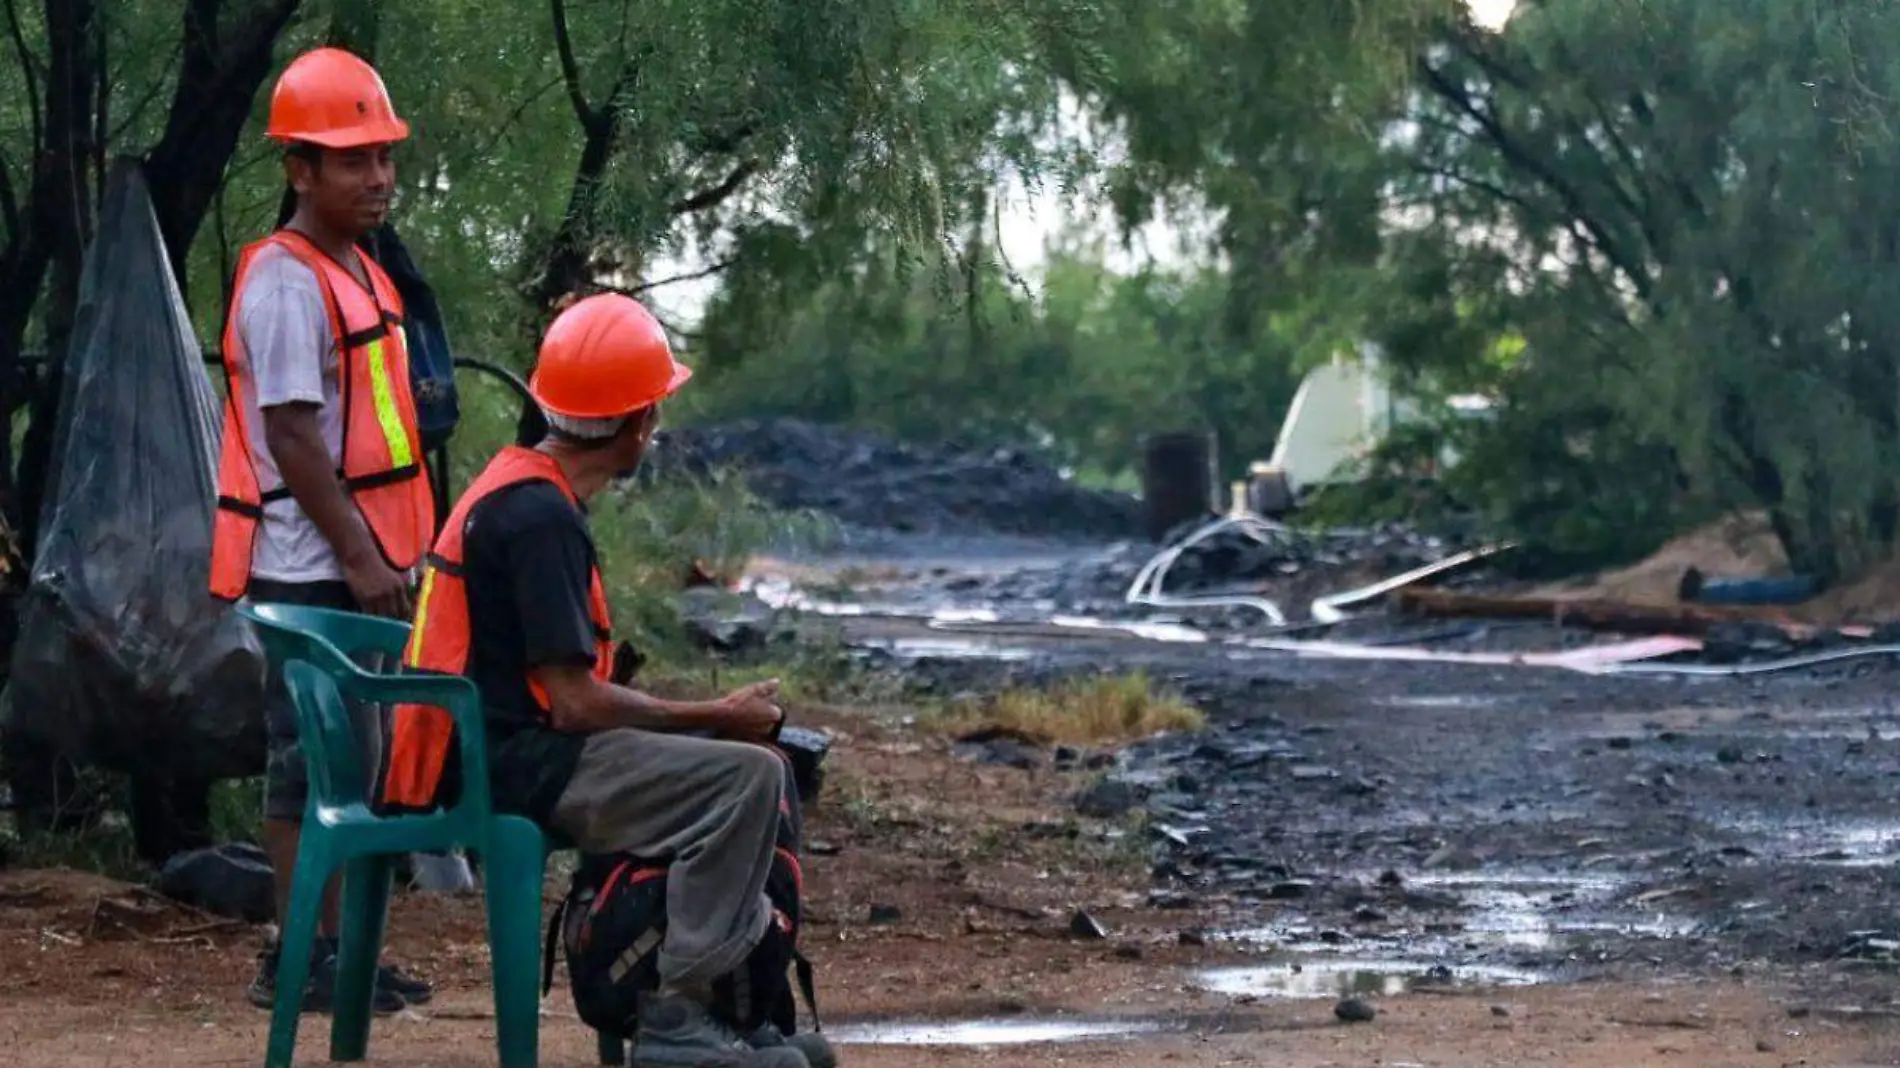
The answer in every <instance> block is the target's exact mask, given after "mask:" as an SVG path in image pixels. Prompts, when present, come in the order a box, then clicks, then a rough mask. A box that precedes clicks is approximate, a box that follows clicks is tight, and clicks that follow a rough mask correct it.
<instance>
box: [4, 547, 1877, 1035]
mask: <svg viewBox="0 0 1900 1068" xmlns="http://www.w3.org/2000/svg"><path fill="white" fill-rule="evenodd" d="M867 546H868V547H867ZM1104 554H1107V555H1109V556H1114V557H1115V558H1116V559H1117V560H1120V561H1121V562H1120V563H1115V564H1113V567H1112V569H1111V570H1110V571H1108V572H1103V571H1101V570H1100V569H1101V568H1102V567H1103V560H1104ZM1138 556H1139V552H1138V551H1137V550H1135V549H1133V548H1130V547H1123V548H1120V549H1113V548H1110V547H1107V546H1104V545H1102V544H1100V543H1097V544H1093V545H1076V544H1074V543H1072V542H1063V543H1058V542H1050V541H1038V540H1030V539H1024V538H1022V537H1017V538H1013V539H1008V540H1004V539H999V538H995V537H989V536H978V535H969V536H960V537H958V538H949V537H945V536H941V535H939V536H933V537H930V538H921V539H920V538H914V537H907V536H903V535H888V536H885V537H882V538H880V539H877V540H876V541H875V542H867V541H859V542H856V543H854V544H853V545H852V546H850V547H849V548H848V551H847V552H846V554H844V555H839V554H837V553H836V552H833V553H831V554H828V555H820V556H805V557H800V558H798V559H795V560H793V561H791V562H789V563H787V562H786V561H782V560H781V561H777V562H767V563H765V564H763V565H762V567H761V571H762V573H763V577H767V578H772V579H776V580H777V582H776V583H775V584H768V585H770V586H771V588H772V589H773V590H775V591H777V593H778V594H781V595H783V594H785V593H787V592H788V591H787V589H786V587H787V586H798V587H800V588H801V590H800V591H796V592H802V596H803V598H804V601H805V603H807V604H815V605H817V606H819V607H820V608H823V609H825V611H818V612H806V613H804V614H802V615H801V616H799V618H798V620H797V626H798V628H799V629H800V630H801V631H803V632H805V633H808V634H810V633H821V632H828V633H830V634H832V635H833V636H836V637H841V638H842V639H843V640H844V641H845V643H846V644H847V645H848V646H849V647H851V648H852V649H854V650H856V653H857V655H858V656H860V657H861V658H862V659H863V660H864V661H865V662H866V663H867V664H869V665H871V666H873V667H877V668H880V669H882V670H885V671H887V672H889V673H890V674H892V675H893V676H894V677H896V678H898V679H900V680H901V681H902V682H903V683H904V684H905V685H906V686H907V687H909V688H910V690H911V691H913V693H914V695H915V698H916V701H915V702H914V703H911V704H907V705H904V706H898V707H885V708H859V709H848V710H839V709H815V708H798V709H795V710H794V711H795V714H796V715H797V716H798V717H799V718H800V719H801V720H802V721H804V722H807V723H810V724H815V725H818V726H820V727H823V728H824V729H826V730H828V731H830V732H831V733H832V734H833V736H834V749H833V755H832V758H831V759H832V762H833V768H834V773H833V775H832V777H831V779H830V781H829V782H828V784H827V787H826V795H825V797H824V799H823V800H822V802H821V803H820V804H819V805H818V806H817V807H816V809H815V810H814V811H813V815H812V824H811V829H810V837H811V839H812V850H811V851H812V856H811V858H810V861H809V865H808V873H809V874H808V887H809V892H810V894H811V898H812V917H813V918H812V926H811V928H810V932H811V934H810V940H809V949H810V952H811V953H812V955H813V956H814V958H815V959H816V960H817V962H818V964H819V966H820V969H821V972H820V976H821V1007H822V1008H823V1009H824V1010H825V1020H826V1024H827V1029H828V1030H831V1031H833V1032H834V1033H835V1034H836V1035H837V1037H838V1039H839V1041H841V1042H843V1043H845V1044H846V1046H847V1048H846V1057H847V1063H852V1064H865V1065H879V1066H890V1068H917V1066H922V1065H961V1064H972V1065H973V1064H979V1063H980V1064H1050V1063H1071V1062H1074V1063H1089V1064H1104V1065H1126V1066H1130V1068H1133V1066H1136V1065H1143V1066H1146V1065H1155V1064H1179V1065H1184V1066H1194V1068H1199V1066H1203V1065H1205V1066H1210V1068H1211V1066H1214V1065H1227V1064H1277V1065H1294V1066H1312V1068H1318V1066H1321V1065H1367V1066H1371V1065H1381V1066H1385V1068H1394V1066H1398V1065H1406V1064H1412V1065H1527V1064H1534V1065H1559V1064H1562V1065H1593V1066H1606V1068H1607V1066H1612V1065H1615V1066H1642V1065H1663V1064H1668V1065H1738V1066H1741V1065H1746V1066H1753V1065H1764V1066H1766V1065H1795V1064H1810V1065H1872V1064H1896V1063H1900V998H1896V994H1897V993H1900V975H1896V974H1895V971H1896V965H1895V954H1900V920H1896V919H1895V918H1894V917H1895V916H1896V915H1900V880H1896V878H1895V876H1894V871H1893V866H1892V864H1891V859H1892V854H1894V853H1896V852H1900V815H1896V813H1895V811H1894V805H1893V796H1894V792H1895V791H1894V785H1893V784H1894V781H1895V778H1896V776H1900V711H1896V707H1895V703H1894V701H1893V699H1892V697H1891V694H1892V693H1893V692H1894V690H1895V688H1896V684H1900V673H1897V672H1896V670H1895V665H1894V664H1893V663H1892V662H1890V661H1885V660H1878V659H1872V660H1863V661H1850V662H1844V663H1842V664H1838V665H1834V666H1830V667H1827V668H1824V669H1814V670H1803V671H1799V672H1788V673H1778V674H1771V675H1762V676H1758V677H1755V678H1751V679H1720V678H1716V679H1691V678H1638V677H1615V676H1603V675H1590V674H1584V673H1580V672H1575V671H1569V670H1562V669H1551V668H1533V667H1527V666H1521V665H1500V664H1482V665H1470V664H1446V663H1406V662H1382V661H1348V660H1337V659H1326V658H1318V657H1310V656H1298V655H1294V654H1291V653H1288V652H1286V651H1281V650H1270V649H1262V648H1248V647H1244V646H1241V645H1237V644H1232V643H1231V642H1206V641H1200V642H1186V641H1179V640H1149V639H1144V638H1141V637H1138V636H1134V635H1130V634H1118V633H1115V632H1113V631H1107V630H1101V629H1085V628H1081V627H1078V626H1076V625H1074V624H1076V623H1078V622H1081V621H1079V620H1073V619H1072V620H1070V621H1069V623H1070V624H1071V625H1069V626H1063V627H1053V626H1050V625H1049V619H1048V617H1049V616H1050V615H1051V614H1053V613H1055V612H1056V611H1057V609H1056V608H1055V606H1053V605H1051V604H1050V603H1049V602H1050V601H1051V600H1052V599H1053V598H1051V597H1050V596H1047V594H1048V592H1049V591H1050V590H1054V591H1057V592H1058V593H1060V591H1061V590H1063V589H1065V588H1072V587H1073V584H1074V583H1075V582H1076V581H1077V579H1076V578H1075V576H1078V575H1084V574H1089V573H1092V569H1093V573H1095V578H1094V579H1091V580H1090V581H1093V582H1095V585H1096V588H1098V589H1099V590H1101V591H1106V594H1102V595H1092V596H1093V599H1090V598H1088V597H1078V598H1077V599H1076V600H1075V601H1074V602H1073V605H1072V611H1083V610H1086V609H1089V608H1090V607H1091V606H1093V605H1100V604H1102V603H1103V601H1104V599H1106V600H1108V601H1111V602H1112V600H1113V596H1112V595H1113V591H1114V589H1115V583H1116V582H1117V581H1119V578H1118V577H1119V576H1121V575H1123V574H1125V572H1126V569H1127V566H1128V561H1131V560H1135V559H1136V558H1137V557H1138ZM1025 561H1027V562H1029V564H1033V567H1029V568H1028V570H1025V567H1026V566H1027V565H1026V564H1025ZM1346 563H1347V565H1348V566H1346V567H1345V568H1344V570H1345V571H1352V572H1353V573H1354V574H1355V575H1357V574H1359V573H1361V572H1376V570H1377V561H1373V560H1361V561H1357V562H1354V561H1347V562H1346ZM1355 568H1356V569H1358V570H1357V571H1354V569H1355ZM1038 576H1040V578H1039V577H1038ZM1064 576H1067V577H1064ZM1045 580H1046V583H1047V585H1045V586H1043V587H1034V588H1032V587H1033V583H1035V582H1037V581H1045ZM866 584H876V585H877V587H878V588H875V589H870V590H865V589H862V588H861V589H859V590H858V591H857V592H856V594H855V595H853V594H850V593H849V592H848V591H846V590H844V589H843V588H842V587H844V586H850V585H856V586H859V587H863V586H865V585H866ZM1065 584H1066V585H1065ZM1307 585H1310V586H1313V588H1314V589H1316V590H1320V587H1319V585H1318V583H1317V582H1316V581H1315V582H1308V583H1307ZM1025 589H1029V590H1030V592H1025ZM1036 589H1040V590H1041V591H1042V592H1035V590H1036ZM1012 590H1013V591H1014V593H1011V592H1009V591H1012ZM999 591H1000V592H999ZM1320 592H1324V591H1323V590H1320ZM1300 596H1307V594H1306V592H1305V588H1304V587H1301V588H1300ZM847 604H848V605H849V606H850V607H848V608H847V607H841V606H842V605H847ZM998 609H1000V610H998ZM853 613H855V614H853ZM933 613H936V618H935V620H934V621H933V619H932V618H931V616H932V614H933ZM1120 614H1121V615H1124V616H1125V615H1131V614H1133V613H1127V612H1123V613H1120ZM1150 615H1152V613H1150ZM1225 616H1226V618H1225V619H1224V621H1223V623H1222V625H1221V626H1220V627H1217V628H1210V630H1211V631H1212V632H1214V633H1216V634H1217V636H1219V637H1222V638H1225V639H1236V638H1241V637H1244V636H1246V635H1247V634H1249V633H1252V632H1257V628H1258V620H1250V619H1246V618H1244V617H1245V612H1244V611H1242V612H1240V613H1226V614H1225ZM1177 622H1179V623H1188V624H1199V623H1202V622H1204V620H1201V619H1197V618H1195V617H1194V616H1192V615H1188V616H1184V617H1183V618H1182V619H1181V620H1179V621H1177ZM1250 628H1253V631H1250ZM1147 633H1149V634H1152V635H1156V636H1159V637H1165V638H1180V637H1181V635H1180V634H1179V633H1177V632H1176V631H1175V630H1170V629H1167V628H1163V629H1159V630H1153V631H1148V632H1147ZM1325 636H1327V637H1332V638H1335V639H1342V640H1348V639H1349V640H1354V641H1361V642H1372V643H1376V644H1380V645H1382V646H1385V647H1392V646H1398V645H1417V646H1423V647H1428V648H1437V649H1444V650H1458V651H1466V652H1470V651H1497V650H1507V649H1515V650H1536V649H1550V648H1559V647H1578V646H1583V645H1587V644H1590V643H1593V642H1598V641H1602V640H1604V639H1603V637H1602V636H1599V635H1590V634H1587V633H1584V632H1579V631H1575V630H1557V629H1554V628H1550V627H1546V626H1542V625H1537V624H1517V625H1512V626H1493V625H1485V624H1471V623H1460V624H1457V625H1455V626H1447V625H1445V624H1441V623H1431V622H1430V621H1425V622H1420V621H1393V620H1387V619H1385V618H1383V617H1380V616H1378V615H1376V614H1375V615H1374V616H1372V617H1370V618H1367V619H1364V620H1360V621H1358V622H1355V623H1353V624H1350V625H1347V626H1344V627H1339V628H1333V629H1332V630H1330V631H1328V632H1327V633H1326V635H1325ZM1104 669H1115V670H1131V669H1141V670H1144V671H1146V672H1148V673H1149V674H1150V675H1151V676H1152V677H1153V678H1155V679H1156V680H1158V681H1160V682H1161V683H1163V684H1166V685H1168V686H1172V687H1174V688H1177V689H1179V690H1180V691H1182V692H1183V693H1184V694H1186V695H1187V696H1188V697H1189V698H1190V699H1191V700H1193V701H1194V702H1195V703H1196V704H1197V705H1199V706H1200V707H1201V708H1202V709H1203V710H1204V711H1205V712H1206V713H1207V716H1208V720H1209V723H1208V727H1207V729H1206V730H1204V731H1202V732H1199V733H1197V734H1194V735H1192V736H1180V737H1164V738H1160V739H1153V740H1150V741H1147V742H1144V743H1141V744H1138V745H1135V746H1131V747H1127V748H1125V749H1121V750H1119V751H1116V752H1114V753H1113V754H1102V753H1099V752H1082V753H1073V754H1065V755H1064V759H1062V760H1058V759H1057V754H1056V753H1055V752H1054V751H1053V749H1051V748H1046V747H1036V746H1025V745H1022V744H1020V743H1018V744H1009V745H1003V744H986V745H977V746H963V747H956V746H954V745H953V739H950V738H945V737H941V736H939V735H936V734H933V733H931V732H930V731H928V730H925V729H921V728H920V727H918V726H917V725H916V724H915V722H914V720H915V719H916V714H917V709H918V707H919V706H920V705H921V704H927V703H928V702H930V701H933V700H935V699H938V698H941V697H944V696H949V695H955V694H969V693H984V692H991V691H994V690H995V689H997V688H999V687H1001V686H1005V685H1008V684H1011V683H1012V682H1020V681H1025V680H1046V679H1048V678H1051V677H1056V676H1061V675H1068V674H1076V673H1088V672H1095V671H1101V670H1104ZM1092 764H1093V765H1097V766H1096V767H1095V768H1094V769H1093V770H1090V765H1092ZM558 889H559V884H558V882H551V883H550V895H551V896H550V899H549V904H550V905H551V904H552V902H553V896H552V895H553V894H555V893H557V892H558ZM102 902H103V903H102ZM1078 912H1085V913H1086V914H1087V917H1088V919H1089V920H1092V921H1093V923H1094V924H1098V925H1099V927H1100V930H1099V932H1095V931H1091V930H1089V928H1090V926H1091V924H1090V923H1088V922H1084V921H1079V920H1078V917H1077V913H1078ZM391 933H392V940H393V953H394V954H395V955H396V956H397V958H398V959H400V960H402V961H404V962H405V963H408V964H410V965H412V966H413V967H415V968H416V969H418V970H420V971H423V972H425V973H428V974H430V975H431V976H433V977H434V978H435V979H436V980H437V981H438V982H439V983H440V985H441V988H442V993H441V995H440V996H439V997H438V999H437V1001H436V1002H435V1003H434V1004H432V1005H429V1006H426V1007H422V1008H419V1009H416V1010H412V1011H411V1012H409V1013H405V1014H403V1015H402V1016H399V1017H396V1018H393V1019H389V1020H384V1021H381V1022H379V1023H378V1024H377V1027H376V1031H375V1037H374V1039H373V1045H372V1063H374V1064H388V1065H416V1066H441V1068H449V1066H455V1068H460V1066H464V1065H470V1066H473V1065H482V1064H491V1063H493V1052H492V1041H493V1033H492V1018H491V1016H490V1015H489V1013H488V1011H487V1007H486V1002H487V997H488V987H487V977H486V956H485V953H486V951H485V949H484V947H483V939H482V924H481V911H480V906H479V902H478V901H475V900H471V899H463V898H442V897H436V896H422V895H405V896H404V897H403V898H402V899H401V900H400V901H399V904H398V906H397V909H396V913H395V915H394V918H393V919H392V924H391ZM260 938H261V934H260V932H258V931H257V930H255V929H251V928H246V927H243V926H241V925H232V924H223V923H219V922H217V921H215V920H212V919H211V918H208V917H204V916H201V915H195V914H192V913H190V912H186V911H182V910H179V909H176V908H175V907H172V906H169V905H166V904H164V903H162V902H158V901H154V900H152V899H150V898H149V897H147V896H142V895H140V894H138V893H137V892H136V891H134V890H132V889H130V888H128V887H125V886H123V885H120V884H112V883H108V882H103V881H101V880H98V879H96V878H93V877H89V876H80V875H75V874H71V873H61V872H43V871H42V872H35V871H28V872H9V873H4V874H0V1048H4V1049H5V1050H6V1052H7V1056H6V1058H5V1061H4V1063H6V1064H9V1065H21V1066H25V1068H51V1066H54V1065H61V1066H64V1065H89V1066H90V1065H97V1066H100V1068H104V1066H106V1065H117V1064H121V1063H132V1064H140V1065H152V1066H155V1068H184V1066H185V1065H200V1064H210V1065H222V1064H232V1065H238V1064H254V1063H256V1062H257V1059H258V1058H259V1057H260V1056H261V1051H262V1047H263V1034H264V1017H263V1014H262V1013H260V1012H258V1011H257V1010H254V1009H252V1008H250V1007H249V1006H248V1005H246V1004H245V1003H244V1002H243V1001H242V992H243V987H244V984H245V983H246V982H247V981H248V980H249V977H250V974H251V968H252V959H251V954H252V953H254V952H255V950H256V948H257V946H258V944H259V941H260ZM1351 998H1357V999H1361V1000H1362V1001H1363V1002H1364V1003H1365V1006H1369V1007H1370V1008H1371V1009H1373V1010H1374V1012H1375V1014H1376V1015H1375V1018H1374V1019H1372V1020H1371V1021H1369V1022H1359V1023H1347V1022H1343V1021H1341V1020H1340V1019H1338V1018H1337V1016H1336V1010H1337V1009H1338V1008H1339V1007H1340V1002H1341V1001H1342V999H1351ZM1355 1008H1358V1007H1355ZM544 1019H545V1021H546V1027H545V1034H544V1042H543V1047H544V1050H545V1051H546V1053H545V1057H544V1063H548V1064H573V1065H584V1064H588V1063H591V1061H592V1047H591V1041H590V1039H589V1036H588V1035H587V1033H586V1032H584V1031H583V1030H582V1029H581V1028H580V1026H579V1024H578V1021H576V1020H574V1019H573V1018H572V1015H571V1009H570V1004H569V1003H568V1002H567V1001H566V1000H565V991H564V990H563V989H562V987H561V985H560V983H559V981H558V980H557V986H556V988H555V990H554V991H553V993H552V994H551V995H550V997H549V998H548V999H547V1001H546V1003H545V1007H544ZM323 1040H324V1033H323V1021H321V1020H318V1019H312V1020H310V1021H308V1022H307V1023H306V1025H305V1029H304V1032H303V1037H302V1044H301V1046H300V1051H301V1052H300V1061H301V1062H303V1063H320V1062H321V1061H322V1059H323V1045H324V1041H323Z"/></svg>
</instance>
